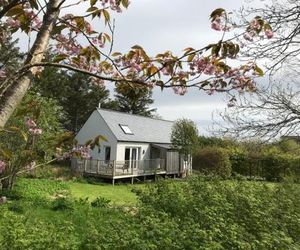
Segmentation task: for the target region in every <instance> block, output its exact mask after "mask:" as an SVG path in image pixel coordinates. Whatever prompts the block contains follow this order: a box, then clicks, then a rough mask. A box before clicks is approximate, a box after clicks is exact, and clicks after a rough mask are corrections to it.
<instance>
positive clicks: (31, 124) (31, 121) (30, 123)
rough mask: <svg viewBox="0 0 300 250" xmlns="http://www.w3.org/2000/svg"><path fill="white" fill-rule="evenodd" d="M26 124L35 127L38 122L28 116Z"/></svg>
mask: <svg viewBox="0 0 300 250" xmlns="http://www.w3.org/2000/svg"><path fill="white" fill-rule="evenodd" d="M26 126H27V127H28V128H35V127H36V123H35V122H34V120H32V119H30V118H28V119H27V120H26Z"/></svg>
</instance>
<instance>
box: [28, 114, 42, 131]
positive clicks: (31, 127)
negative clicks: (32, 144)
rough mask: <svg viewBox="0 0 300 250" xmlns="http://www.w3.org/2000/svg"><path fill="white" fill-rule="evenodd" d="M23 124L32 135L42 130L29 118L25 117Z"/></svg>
mask: <svg viewBox="0 0 300 250" xmlns="http://www.w3.org/2000/svg"><path fill="white" fill-rule="evenodd" d="M25 124H26V126H27V128H28V131H29V133H30V134H32V135H40V134H42V132H43V130H42V129H41V128H38V127H37V125H36V123H35V121H34V120H32V119H31V118H27V119H26V122H25Z"/></svg>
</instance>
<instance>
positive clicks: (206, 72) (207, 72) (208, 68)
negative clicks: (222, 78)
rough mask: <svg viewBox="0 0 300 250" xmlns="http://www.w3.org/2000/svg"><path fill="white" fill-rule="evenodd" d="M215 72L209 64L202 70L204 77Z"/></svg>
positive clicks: (213, 67)
mask: <svg viewBox="0 0 300 250" xmlns="http://www.w3.org/2000/svg"><path fill="white" fill-rule="evenodd" d="M215 71H216V67H215V65H213V64H209V65H207V66H206V68H205V69H204V71H203V72H204V74H206V75H212V74H213V73H215Z"/></svg>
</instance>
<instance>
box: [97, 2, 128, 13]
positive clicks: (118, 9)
mask: <svg viewBox="0 0 300 250" xmlns="http://www.w3.org/2000/svg"><path fill="white" fill-rule="evenodd" d="M101 3H102V7H103V8H110V9H111V10H113V11H116V12H118V13H121V12H122V9H121V6H120V1H119V0H101ZM128 4H129V1H128Z"/></svg>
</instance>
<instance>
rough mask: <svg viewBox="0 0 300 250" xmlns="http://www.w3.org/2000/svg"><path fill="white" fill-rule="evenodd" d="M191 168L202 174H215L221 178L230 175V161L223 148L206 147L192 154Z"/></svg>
mask: <svg viewBox="0 0 300 250" xmlns="http://www.w3.org/2000/svg"><path fill="white" fill-rule="evenodd" d="M193 169H195V170H199V171H201V172H202V173H204V174H208V175H217V176H221V177H223V178H228V177H230V176H231V163H230V160H229V156H228V153H227V151H226V150H225V149H222V148H217V147H207V148H204V149H201V150H199V151H198V152H197V153H196V154H195V155H194V156H193Z"/></svg>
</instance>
